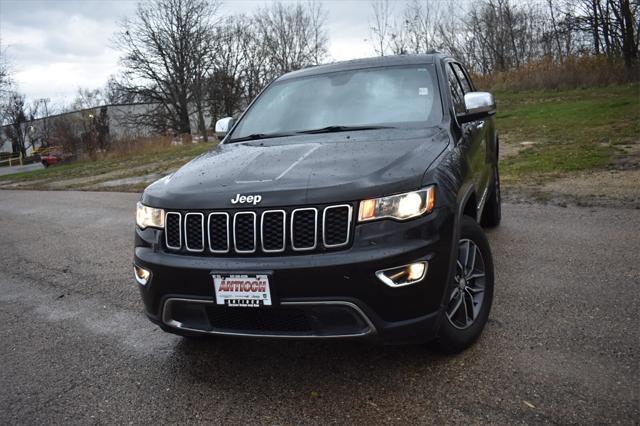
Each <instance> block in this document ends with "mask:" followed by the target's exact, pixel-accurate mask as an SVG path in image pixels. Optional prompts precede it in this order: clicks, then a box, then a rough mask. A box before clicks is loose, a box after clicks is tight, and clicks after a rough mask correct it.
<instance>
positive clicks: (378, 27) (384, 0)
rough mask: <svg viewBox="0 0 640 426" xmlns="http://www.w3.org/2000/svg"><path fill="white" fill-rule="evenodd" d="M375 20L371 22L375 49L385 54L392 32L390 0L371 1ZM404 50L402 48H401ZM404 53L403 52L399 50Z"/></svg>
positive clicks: (379, 53) (370, 30)
mask: <svg viewBox="0 0 640 426" xmlns="http://www.w3.org/2000/svg"><path fill="white" fill-rule="evenodd" d="M371 9H372V11H373V22H370V23H369V33H370V37H371V41H372V44H373V49H374V50H375V52H376V55H378V56H384V55H385V54H386V53H387V51H388V45H389V37H390V34H391V23H390V22H391V14H392V10H391V7H390V5H389V0H373V1H372V2H371ZM400 50H402V48H400ZM399 53H403V52H399Z"/></svg>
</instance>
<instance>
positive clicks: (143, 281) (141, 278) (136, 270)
mask: <svg viewBox="0 0 640 426" xmlns="http://www.w3.org/2000/svg"><path fill="white" fill-rule="evenodd" d="M133 276H134V277H135V278H136V281H137V282H138V284H140V285H147V283H148V282H149V278H151V271H148V270H146V269H144V268H142V267H140V266H137V265H133Z"/></svg>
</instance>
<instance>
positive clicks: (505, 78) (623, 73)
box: [473, 56, 640, 91]
mask: <svg viewBox="0 0 640 426" xmlns="http://www.w3.org/2000/svg"><path fill="white" fill-rule="evenodd" d="M635 71H636V72H629V71H628V70H626V69H625V67H624V64H623V63H622V61H620V60H613V59H609V58H607V57H605V56H579V57H576V56H573V57H569V58H566V59H565V60H564V61H563V62H562V63H561V64H559V63H556V62H554V61H552V60H551V59H549V58H547V59H542V60H540V61H536V62H531V63H529V64H527V65H524V66H522V67H520V68H518V69H515V70H511V71H507V72H501V73H496V74H492V75H486V76H481V75H476V76H474V77H473V80H474V81H475V83H476V85H477V86H478V87H479V88H481V89H483V90H492V91H493V90H508V91H520V90H567V89H577V88H587V87H602V86H610V85H616V84H623V83H629V82H635V81H638V80H640V74H639V73H638V72H637V71H638V70H635Z"/></svg>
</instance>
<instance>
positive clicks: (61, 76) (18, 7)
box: [0, 0, 373, 104]
mask: <svg viewBox="0 0 640 426" xmlns="http://www.w3.org/2000/svg"><path fill="white" fill-rule="evenodd" d="M265 3H268V2H267V1H264V0H260V1H252V0H226V1H225V2H223V7H222V11H221V13H224V14H234V13H242V12H248V13H250V12H251V11H253V10H255V9H256V8H259V7H260V6H263V5H265ZM136 4H137V1H135V0H0V40H1V42H2V46H3V48H6V51H7V56H8V57H9V61H10V62H11V64H12V68H13V70H14V73H13V75H14V80H15V81H16V83H17V87H18V90H19V91H21V92H22V93H25V94H26V95H27V97H28V98H29V99H37V98H51V100H52V101H53V102H54V103H55V104H61V103H65V102H69V101H70V100H71V99H73V97H74V96H75V93H76V91H77V88H78V87H79V86H81V87H85V88H98V87H101V86H103V85H104V83H105V82H106V81H107V79H108V78H109V76H110V75H112V74H114V73H116V72H117V70H118V52H116V51H114V50H113V49H111V47H110V44H111V43H110V39H111V37H112V35H113V33H114V31H115V30H116V29H117V23H118V21H119V20H120V19H122V18H123V17H125V16H132V15H133V14H134V12H135V8H136ZM323 6H324V9H325V11H326V12H327V21H326V29H327V32H328V35H329V56H330V59H333V60H340V59H349V58H358V57H366V56H372V55H373V49H372V48H371V46H370V44H369V43H368V42H367V41H365V39H366V38H368V37H369V30H368V28H369V24H368V22H369V15H370V9H371V7H370V3H369V1H368V0H353V1H341V0H325V1H323Z"/></svg>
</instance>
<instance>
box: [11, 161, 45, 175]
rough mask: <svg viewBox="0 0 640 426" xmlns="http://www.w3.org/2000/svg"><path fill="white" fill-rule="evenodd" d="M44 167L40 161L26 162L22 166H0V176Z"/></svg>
mask: <svg viewBox="0 0 640 426" xmlns="http://www.w3.org/2000/svg"><path fill="white" fill-rule="evenodd" d="M40 169H44V166H43V165H42V164H41V163H32V164H26V165H24V166H11V167H0V176H3V175H12V174H15V173H21V172H30V171H32V170H40Z"/></svg>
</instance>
